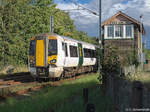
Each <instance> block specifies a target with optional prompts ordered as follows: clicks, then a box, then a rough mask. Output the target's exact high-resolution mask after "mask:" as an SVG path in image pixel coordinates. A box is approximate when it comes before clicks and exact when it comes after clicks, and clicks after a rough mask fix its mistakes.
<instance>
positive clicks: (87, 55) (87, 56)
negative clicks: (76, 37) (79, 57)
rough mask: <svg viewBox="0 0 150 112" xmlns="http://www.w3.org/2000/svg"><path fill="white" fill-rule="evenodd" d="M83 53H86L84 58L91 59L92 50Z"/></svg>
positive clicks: (85, 50)
mask: <svg viewBox="0 0 150 112" xmlns="http://www.w3.org/2000/svg"><path fill="white" fill-rule="evenodd" d="M83 51H84V57H85V58H90V57H91V56H90V55H91V50H90V49H86V48H84V49H83Z"/></svg>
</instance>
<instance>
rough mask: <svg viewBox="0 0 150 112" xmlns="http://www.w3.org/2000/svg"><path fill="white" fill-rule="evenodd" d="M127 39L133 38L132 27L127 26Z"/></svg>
mask: <svg viewBox="0 0 150 112" xmlns="http://www.w3.org/2000/svg"><path fill="white" fill-rule="evenodd" d="M126 37H128V38H132V26H131V25H126Z"/></svg>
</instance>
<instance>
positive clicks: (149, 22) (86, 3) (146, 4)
mask: <svg viewBox="0 0 150 112" xmlns="http://www.w3.org/2000/svg"><path fill="white" fill-rule="evenodd" d="M71 1H73V2H76V3H77V4H79V5H81V6H83V7H86V8H88V9H91V10H92V11H94V12H97V13H98V12H99V0H54V2H55V3H56V4H57V8H59V9H61V10H69V9H78V8H79V7H78V6H77V5H76V4H74V3H73V2H71ZM101 2H102V21H105V20H106V19H108V18H109V17H111V16H113V15H114V14H115V13H117V12H118V11H122V12H124V13H126V14H127V15H129V16H131V17H133V18H135V19H136V20H138V21H140V18H139V17H140V15H141V14H142V15H143V19H142V21H143V24H144V27H145V30H146V35H145V36H143V41H144V42H146V48H149V49H150V0H101ZM70 17H71V18H72V19H73V20H74V21H75V25H76V28H77V29H78V30H82V31H85V32H87V33H88V35H89V36H98V21H99V18H98V16H96V15H94V14H92V13H90V12H88V11H87V10H77V11H70Z"/></svg>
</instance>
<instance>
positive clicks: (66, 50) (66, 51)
mask: <svg viewBox="0 0 150 112" xmlns="http://www.w3.org/2000/svg"><path fill="white" fill-rule="evenodd" d="M67 48H68V47H67V43H65V55H66V57H67V56H68V49H67Z"/></svg>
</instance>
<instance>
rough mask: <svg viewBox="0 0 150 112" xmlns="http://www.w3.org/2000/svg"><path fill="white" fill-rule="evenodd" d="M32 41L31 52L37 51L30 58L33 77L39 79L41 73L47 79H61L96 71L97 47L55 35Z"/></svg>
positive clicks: (42, 36) (40, 36) (39, 37)
mask: <svg viewBox="0 0 150 112" xmlns="http://www.w3.org/2000/svg"><path fill="white" fill-rule="evenodd" d="M42 40H43V42H42ZM31 41H32V42H31V44H30V52H31V51H33V50H35V51H33V52H34V53H32V52H31V53H30V56H29V62H30V73H31V75H32V76H33V77H39V76H40V73H41V72H44V73H46V74H47V75H45V76H47V77H60V76H62V75H65V76H69V75H71V74H76V73H82V72H88V71H89V72H90V71H93V70H94V69H95V65H96V63H97V59H96V46H95V45H93V44H89V43H86V42H82V41H78V40H75V39H71V38H69V37H64V36H59V35H54V34H53V35H49V34H42V35H38V36H36V37H33V38H32V39H31ZM33 42H34V43H33ZM54 43H55V44H54ZM43 46H44V47H43ZM53 47H54V48H53ZM33 48H34V49H33ZM51 49H52V50H51ZM53 50H54V52H53V53H52V51H53ZM43 52H44V53H43ZM41 60H43V61H41ZM95 70H96V69H95Z"/></svg>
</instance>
